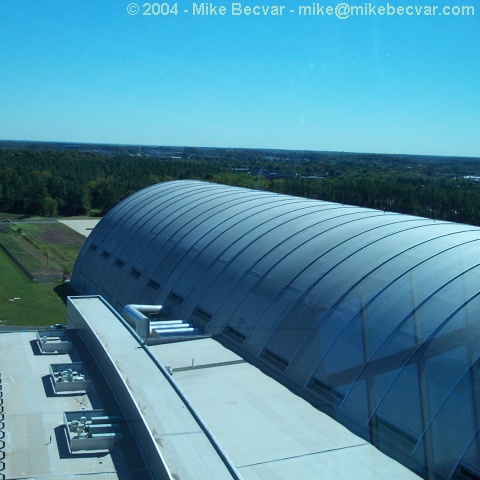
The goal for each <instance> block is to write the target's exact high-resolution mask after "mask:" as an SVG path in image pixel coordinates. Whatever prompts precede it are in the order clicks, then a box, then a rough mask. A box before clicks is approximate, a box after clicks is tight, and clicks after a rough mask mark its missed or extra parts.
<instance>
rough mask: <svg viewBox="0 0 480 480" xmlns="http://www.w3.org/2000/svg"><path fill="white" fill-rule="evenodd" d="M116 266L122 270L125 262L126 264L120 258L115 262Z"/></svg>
mask: <svg viewBox="0 0 480 480" xmlns="http://www.w3.org/2000/svg"><path fill="white" fill-rule="evenodd" d="M115 265H116V266H117V267H120V268H122V267H123V266H124V265H125V262H124V261H123V260H120V259H119V258H117V259H116V260H115Z"/></svg>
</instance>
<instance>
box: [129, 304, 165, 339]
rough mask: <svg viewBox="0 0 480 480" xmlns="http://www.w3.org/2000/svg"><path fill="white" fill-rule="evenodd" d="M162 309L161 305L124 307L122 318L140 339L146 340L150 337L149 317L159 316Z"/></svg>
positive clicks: (131, 305)
mask: <svg viewBox="0 0 480 480" xmlns="http://www.w3.org/2000/svg"><path fill="white" fill-rule="evenodd" d="M162 308H163V307H162V306H161V305H133V304H130V305H125V307H124V308H123V311H122V317H123V318H124V319H125V320H126V321H127V322H128V324H129V325H131V326H132V327H134V328H135V331H136V332H137V335H138V336H139V337H140V338H148V337H149V336H150V318H149V317H151V316H158V315H160V313H161V311H162Z"/></svg>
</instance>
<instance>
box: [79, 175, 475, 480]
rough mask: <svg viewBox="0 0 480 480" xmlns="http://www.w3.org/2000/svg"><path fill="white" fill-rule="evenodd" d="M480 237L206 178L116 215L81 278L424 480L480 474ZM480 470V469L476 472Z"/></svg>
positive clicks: (85, 252)
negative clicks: (173, 327) (231, 354)
mask: <svg viewBox="0 0 480 480" xmlns="http://www.w3.org/2000/svg"><path fill="white" fill-rule="evenodd" d="M479 241H480V229H479V228H477V227H473V226H468V225H461V224H455V223H449V222H443V221H434V220H431V219H426V218H419V217H413V216H408V215H402V214H396V213H391V212H383V211H377V210H369V209H365V208H360V207H354V206H349V205H339V204H334V203H329V202H323V201H318V200H309V199H304V198H297V197H291V196H286V195H279V194H275V193H271V192H264V191H255V190H248V189H243V188H236V187H229V186H224V185H215V184H210V183H205V182H199V181H174V182H166V183H162V184H158V185H154V186H152V187H149V188H146V189H144V190H141V191H140V192H137V193H136V194H134V195H132V196H130V197H129V198H127V199H125V200H124V201H122V202H121V203H119V204H118V205H117V206H116V207H115V208H113V209H112V210H111V211H110V212H109V213H108V214H107V215H106V216H105V217H104V218H103V219H102V220H101V222H100V223H99V224H98V226H97V227H96V228H95V229H94V231H93V232H92V233H91V235H90V236H89V238H88V239H87V241H86V243H85V246H84V248H83V249H82V251H81V253H80V255H79V257H78V260H77V263H76V265H75V269H74V272H73V276H72V284H73V286H74V287H75V289H76V290H77V291H78V292H80V293H83V294H101V295H103V296H104V297H105V298H106V299H107V300H108V301H109V302H110V303H111V304H112V305H113V306H114V307H115V308H117V309H119V308H121V307H123V306H124V305H125V304H128V303H146V304H163V305H166V306H168V307H169V309H170V317H171V318H173V317H177V318H185V319H191V320H194V321H195V322H197V323H199V324H201V325H203V326H204V327H205V328H206V331H207V333H212V334H221V335H222V337H224V338H225V339H226V340H227V339H228V341H230V342H231V343H232V344H234V345H236V346H237V347H236V348H238V349H239V350H240V351H242V352H243V353H244V354H245V355H247V356H249V358H251V359H254V361H256V362H257V363H258V364H259V365H262V366H264V367H265V368H267V369H270V370H271V371H272V372H273V373H274V374H275V375H276V376H277V377H278V378H280V379H283V380H284V381H285V382H287V383H288V384H290V385H294V386H295V387H296V388H297V389H298V391H299V392H300V393H301V394H303V395H304V396H306V397H307V398H309V399H310V400H311V401H313V402H314V403H316V404H317V405H319V406H320V407H321V408H324V409H325V410H326V411H328V412H329V413H330V414H331V415H333V416H334V417H336V418H338V419H339V420H340V421H342V423H344V424H346V425H347V426H349V427H350V428H352V429H353V430H354V431H356V432H357V433H360V434H362V435H363V436H364V437H365V438H368V439H369V440H370V441H371V442H372V443H373V444H375V445H377V446H378V447H379V448H380V449H381V450H383V451H385V452H387V453H389V454H390V455H392V456H394V457H395V458H398V459H399V460H400V461H402V462H403V463H405V464H406V465H407V466H409V467H410V468H412V469H413V470H415V471H416V472H418V473H420V474H422V475H424V476H428V475H430V473H428V472H435V474H436V475H438V476H439V477H440V478H452V477H453V476H455V475H457V476H458V475H460V473H461V471H462V469H463V470H464V471H466V472H470V471H471V472H477V470H478V465H480V454H479V451H480V449H479V446H480V445H479V444H480V438H479V432H480V421H479V420H480V380H479V377H480V367H479V356H480V342H479V340H480V335H479V333H480V329H479V326H480V318H479V312H480V308H479V307H480V295H479V293H480V288H479V285H480V282H479V273H480V256H479V255H478V253H479V251H480V243H479ZM475 469H477V470H475Z"/></svg>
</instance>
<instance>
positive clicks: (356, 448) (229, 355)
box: [149, 339, 419, 480]
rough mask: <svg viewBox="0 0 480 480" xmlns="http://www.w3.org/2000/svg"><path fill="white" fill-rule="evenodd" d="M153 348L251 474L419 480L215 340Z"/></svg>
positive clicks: (243, 471)
mask: <svg viewBox="0 0 480 480" xmlns="http://www.w3.org/2000/svg"><path fill="white" fill-rule="evenodd" d="M149 348H150V349H151V351H152V352H153V353H154V354H155V355H156V357H157V358H158V359H159V360H160V361H161V362H162V363H163V364H164V365H171V366H172V369H173V378H174V379H175V381H176V382H177V383H178V385H179V386H180V387H181V389H182V390H183V392H184V393H185V394H186V396H187V397H188V399H189V400H190V401H191V403H192V404H193V405H194V406H195V408H196V410H197V411H198V412H199V413H200V415H201V417H202V418H203V419H204V421H205V422H206V423H207V425H208V426H209V428H210V429H211V430H212V432H213V434H214V435H215V437H216V438H217V440H219V442H220V444H221V445H222V447H223V449H224V450H225V452H226V453H227V455H228V456H229V457H230V459H231V460H232V461H233V463H234V465H235V466H236V468H237V469H238V471H239V472H240V474H241V475H242V477H243V478H244V479H245V480H254V479H262V480H265V479H288V480H291V479H292V478H294V479H295V480H300V479H305V480H311V479H316V480H351V479H352V478H355V479H356V480H387V479H392V480H410V479H412V480H413V479H418V478H419V477H418V476H417V475H415V474H414V473H412V472H411V471H410V470H408V469H406V468H405V467H404V466H402V465H401V464H399V463H398V462H396V461H395V460H392V459H391V458H389V457H387V456H386V455H384V454H383V453H381V452H380V451H379V450H377V449H376V448H375V447H373V446H372V445H371V444H370V443H368V442H366V441H365V440H363V439H362V438H360V437H358V436H356V435H354V434H353V433H351V432H350V431H349V430H347V429H346V428H345V427H343V426H342V425H340V424H339V423H337V422H336V421H334V420H333V419H332V418H330V417H329V416H328V415H325V414H323V413H322V412H320V411H318V410H317V409H315V408H314V407H313V406H311V405H310V404H309V403H308V402H306V401H304V400H303V399H301V398H300V397H298V396H296V395H295V394H293V393H292V392H290V391H289V390H288V389H287V388H285V387H283V386H282V385H281V384H279V383H278V382H276V381H275V380H273V379H271V378H269V377H268V376H266V375H265V374H263V373H262V372H261V371H260V370H258V369H257V368H256V367H254V366H252V365H250V364H248V363H245V362H242V363H238V362H239V361H241V358H240V357H238V356H237V355H236V354H234V353H233V352H231V351H229V350H228V349H226V348H224V347H223V346H222V345H220V344H219V343H218V342H216V341H215V340H213V339H202V340H194V341H187V342H181V343H172V344H165V345H156V346H151V347H149ZM192 363H193V368H192Z"/></svg>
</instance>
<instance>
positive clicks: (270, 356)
mask: <svg viewBox="0 0 480 480" xmlns="http://www.w3.org/2000/svg"><path fill="white" fill-rule="evenodd" d="M262 356H263V357H264V358H265V359H266V360H269V361H270V363H271V364H272V365H274V366H275V367H277V368H280V369H281V370H283V371H285V370H286V369H287V367H288V363H289V362H288V360H286V359H285V358H283V357H282V356H280V355H279V354H278V353H276V352H274V351H272V350H270V349H268V348H266V349H265V350H264V351H263V355H262Z"/></svg>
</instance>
